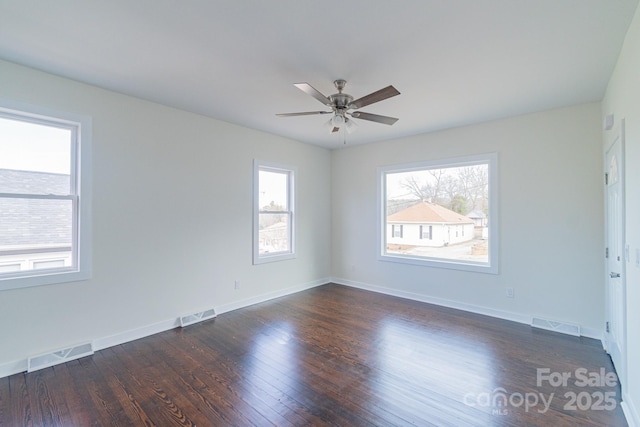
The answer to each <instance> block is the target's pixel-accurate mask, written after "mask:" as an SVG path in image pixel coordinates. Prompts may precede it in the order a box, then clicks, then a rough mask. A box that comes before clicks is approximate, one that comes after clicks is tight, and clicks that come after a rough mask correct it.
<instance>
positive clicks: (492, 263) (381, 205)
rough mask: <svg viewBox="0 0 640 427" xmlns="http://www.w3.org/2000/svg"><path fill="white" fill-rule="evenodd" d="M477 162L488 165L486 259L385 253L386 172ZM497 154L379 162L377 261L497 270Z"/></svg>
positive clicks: (447, 267)
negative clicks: (487, 240)
mask: <svg viewBox="0 0 640 427" xmlns="http://www.w3.org/2000/svg"><path fill="white" fill-rule="evenodd" d="M478 164H488V165H489V173H488V178H489V206H490V207H491V215H490V216H489V224H488V225H489V253H488V255H489V261H488V262H487V263H478V262H473V261H464V260H450V259H445V258H426V257H411V256H407V255H400V254H388V253H387V252H386V217H387V213H386V209H387V208H386V203H385V201H386V200H385V199H386V197H385V195H386V192H387V189H386V180H385V176H386V174H387V173H390V172H391V173H395V172H411V171H417V170H422V169H432V168H438V167H442V168H447V167H460V166H473V165H478ZM498 192H499V190H498V154H497V153H488V154H479V155H472V156H463V157H454V158H447V159H441V160H430V161H424V162H416V163H405V164H399V165H388V166H381V167H379V168H378V209H377V211H378V212H377V221H378V223H377V224H378V227H377V242H378V259H379V260H380V261H389V262H397V263H402V264H412V265H421V266H424V267H435V268H446V269H452V270H463V271H473V272H480V273H489V274H498V272H499V269H498V255H499V248H498V246H499V240H498V237H499V234H498V227H499V224H500V222H499V213H498V211H499V209H498V207H499V204H498Z"/></svg>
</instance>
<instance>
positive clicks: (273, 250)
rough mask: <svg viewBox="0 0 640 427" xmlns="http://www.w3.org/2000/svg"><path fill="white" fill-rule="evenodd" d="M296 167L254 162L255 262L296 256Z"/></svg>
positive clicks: (259, 262) (260, 262)
mask: <svg viewBox="0 0 640 427" xmlns="http://www.w3.org/2000/svg"><path fill="white" fill-rule="evenodd" d="M294 178H295V168H293V167H291V166H285V165H278V164H275V163H267V162H261V161H258V160H256V161H254V202H253V205H254V220H253V241H254V243H253V263H254V264H262V263H265V262H271V261H280V260H283V259H290V258H293V257H294V256H295V233H294V230H295V217H294V206H295V204H294Z"/></svg>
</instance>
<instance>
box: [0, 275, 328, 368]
mask: <svg viewBox="0 0 640 427" xmlns="http://www.w3.org/2000/svg"><path fill="white" fill-rule="evenodd" d="M330 281H331V279H329V278H326V279H318V280H314V281H313V282H308V283H304V284H302V285H297V286H291V287H289V288H286V289H282V290H279V291H275V292H269V293H266V294H262V295H257V296H255V297H251V298H247V299H244V300H241V301H236V302H232V303H228V304H223V305H220V306H217V307H215V311H216V313H217V314H222V313H226V312H228V311H232V310H237V309H239V308H243V307H248V306H250V305H253V304H258V303H261V302H265V301H269V300H271V299H274V298H279V297H283V296H286V295H291V294H295V293H297V292H300V291H304V290H307V289H311V288H314V287H316V286H321V285H324V284H327V283H329V282H330ZM178 326H180V317H179V316H176V318H174V319H169V320H164V321H162V322H158V323H154V324H151V325H146V326H142V327H140V328H135V329H131V330H128V331H123V332H119V333H117V334H113V335H109V336H106V337H101V338H95V339H94V340H93V341H92V344H93V348H94V350H95V351H99V350H104V349H105V348H109V347H113V346H116V345H120V344H124V343H127V342H130V341H135V340H138V339H141V338H145V337H148V336H151V335H155V334H158V333H160V332H164V331H168V330H170V329H173V328H176V327H178ZM64 346H65V345H64V344H62V345H61V346H60V347H61V348H63V347H64ZM27 360H28V358H24V359H22V360H16V361H13V362H7V363H2V364H0V378H4V377H8V376H10V375H14V374H19V373H21V372H26V370H27V365H28V364H27Z"/></svg>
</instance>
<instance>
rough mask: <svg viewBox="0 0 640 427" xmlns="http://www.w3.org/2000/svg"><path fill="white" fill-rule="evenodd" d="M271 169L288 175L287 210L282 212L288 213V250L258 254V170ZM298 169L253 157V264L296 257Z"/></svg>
mask: <svg viewBox="0 0 640 427" xmlns="http://www.w3.org/2000/svg"><path fill="white" fill-rule="evenodd" d="M260 170H271V171H273V172H280V173H282V172H286V173H287V174H288V177H289V182H288V186H289V194H288V195H287V196H288V198H289V200H288V206H289V211H286V212H283V213H287V214H289V215H290V216H289V218H290V221H291V222H290V227H289V244H290V250H289V251H287V252H276V253H270V254H260V251H259V241H260V237H259V232H260V228H259V221H260V220H259V217H260V194H259V190H260V182H259V175H260V174H259V171H260ZM297 174H298V169H297V168H296V167H295V166H289V165H285V164H281V163H273V162H267V161H263V160H258V159H254V161H253V264H256V265H257V264H265V263H269V262H276V261H283V260H287V259H293V258H295V257H296V231H295V230H296V213H295V212H296V197H295V177H296V175H297Z"/></svg>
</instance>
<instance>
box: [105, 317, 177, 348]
mask: <svg viewBox="0 0 640 427" xmlns="http://www.w3.org/2000/svg"><path fill="white" fill-rule="evenodd" d="M178 326H180V320H179V318H177V319H171V320H165V321H162V322H158V323H154V324H152V325H146V326H142V327H140V328H136V329H131V330H128V331H124V332H119V333H117V334H114V335H109V336H107V337H102V338H96V339H94V340H93V348H94V350H95V351H99V350H104V349H105V348H109V347H115V346H116V345H120V344H124V343H127V342H131V341H135V340H139V339H141V338H145V337H148V336H151V335H155V334H159V333H160V332H164V331H168V330H170V329H173V328H176V327H178Z"/></svg>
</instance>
